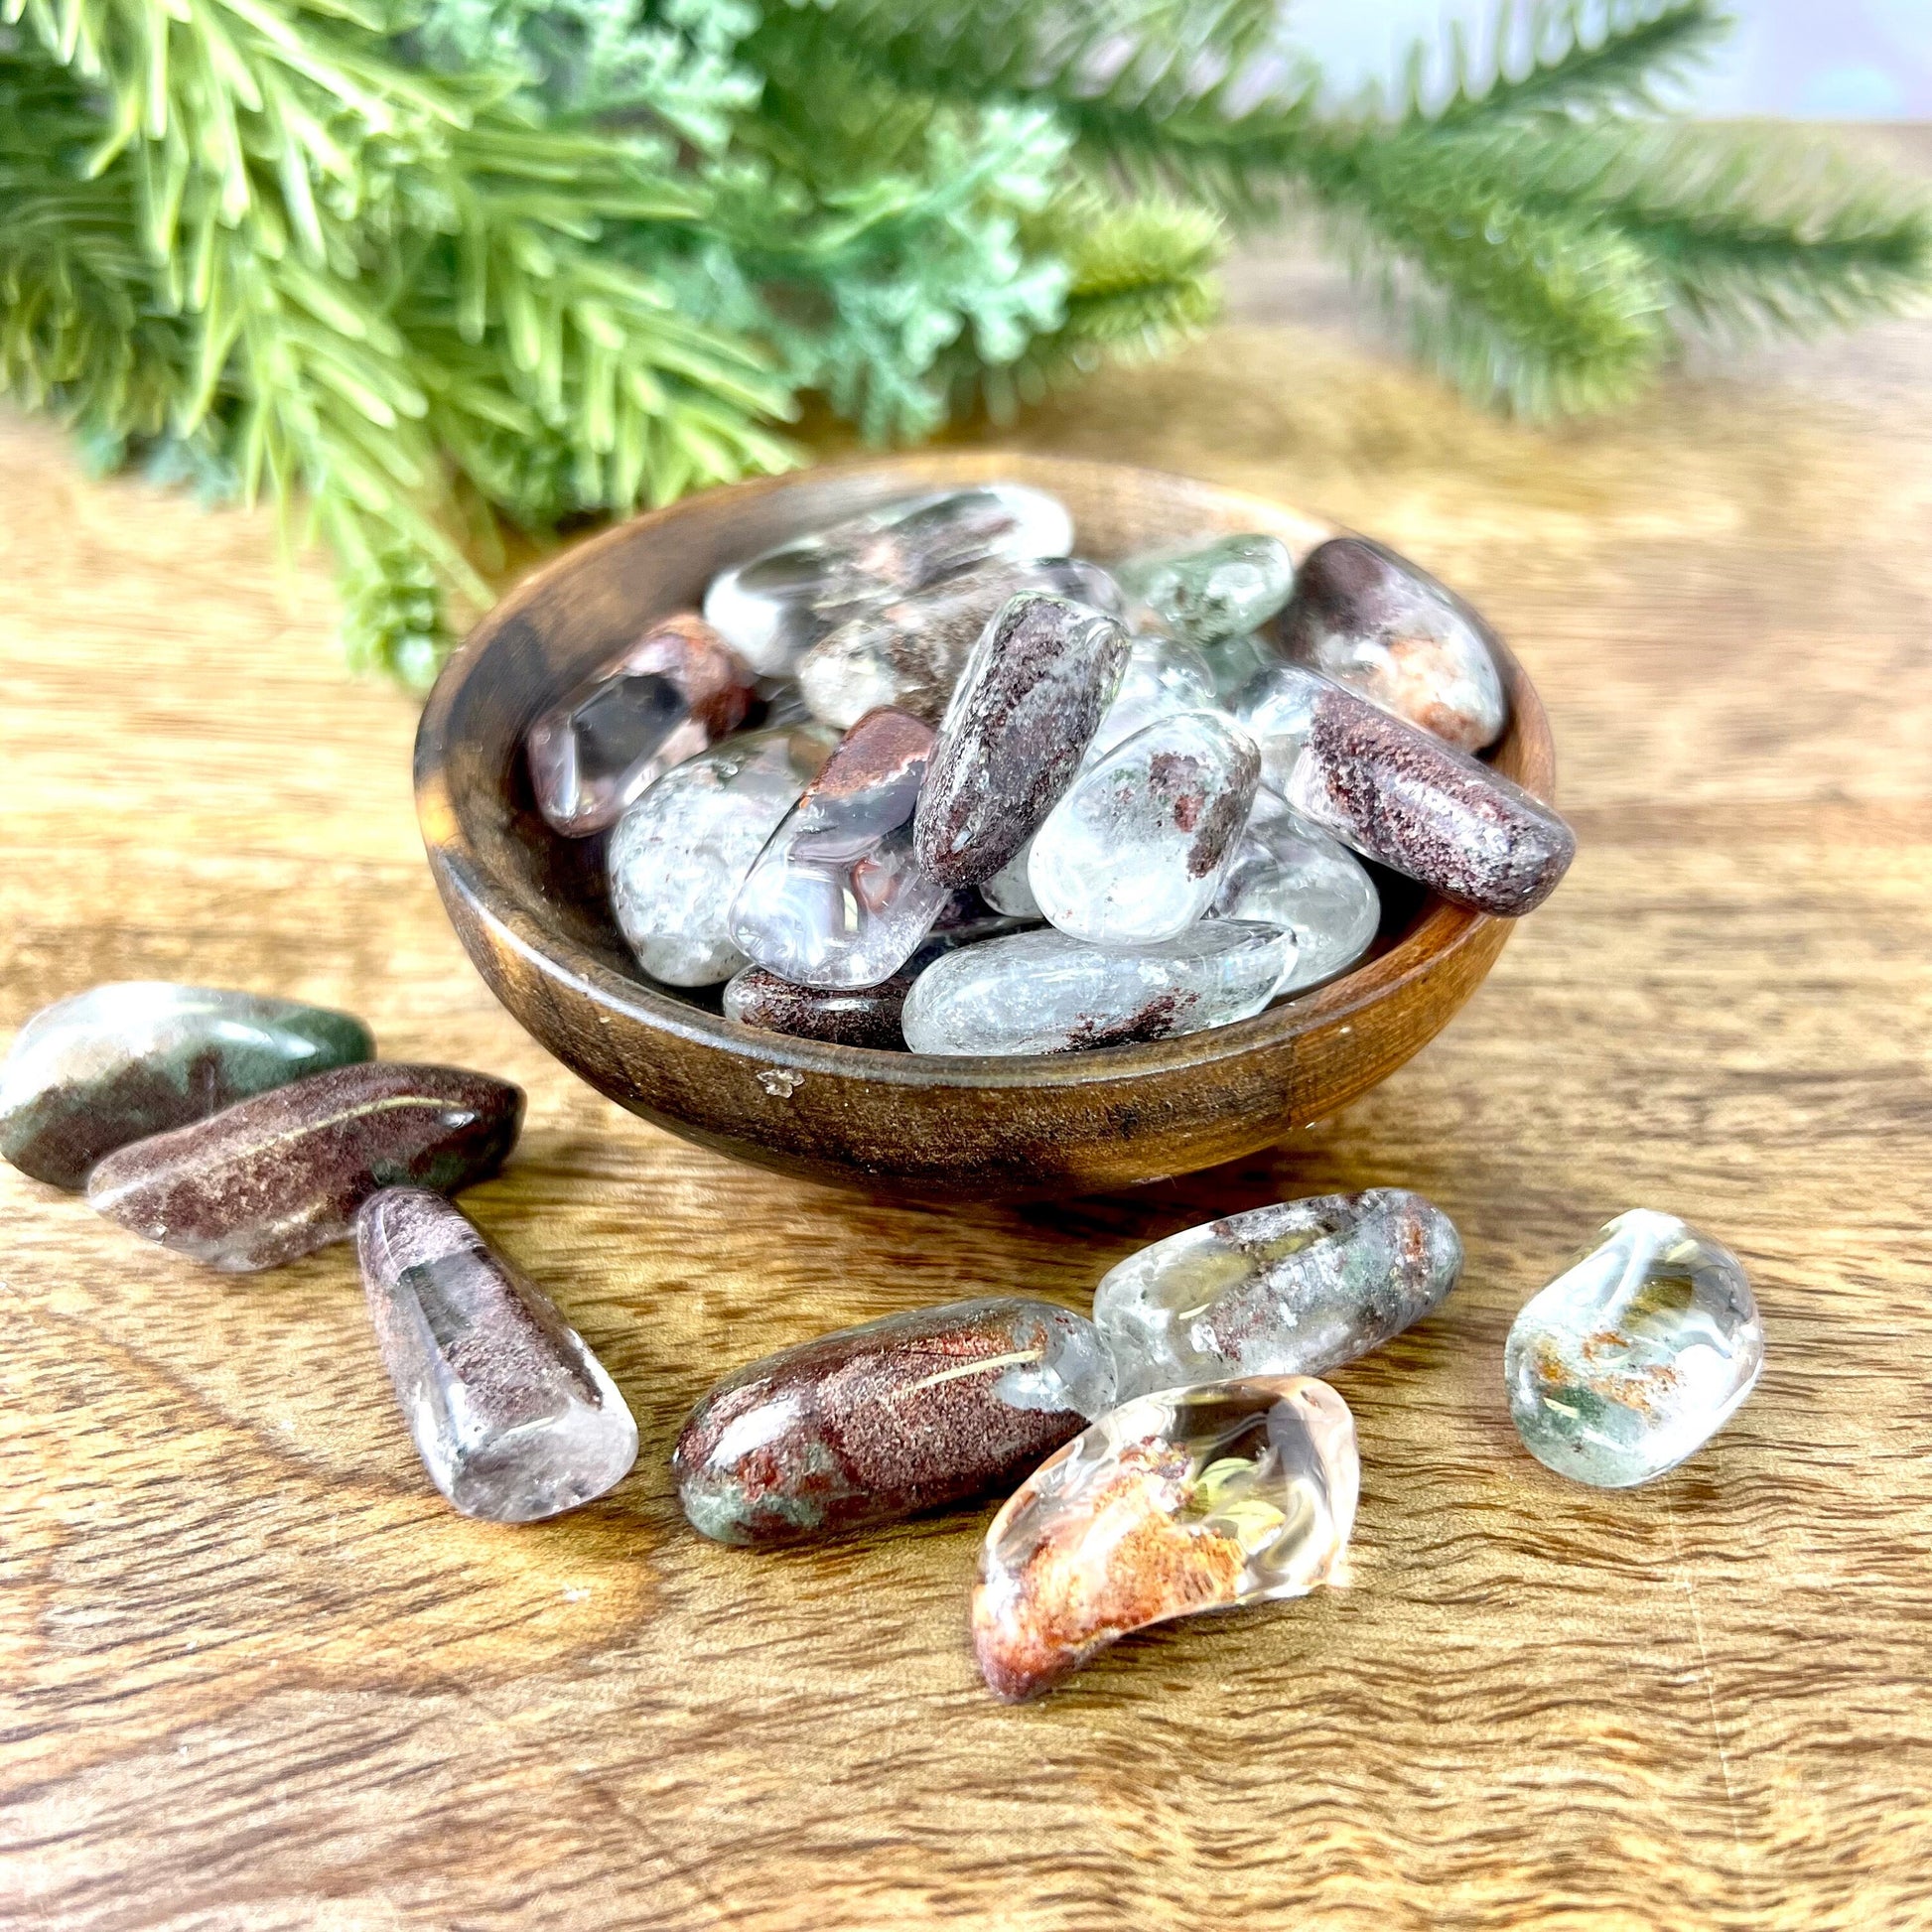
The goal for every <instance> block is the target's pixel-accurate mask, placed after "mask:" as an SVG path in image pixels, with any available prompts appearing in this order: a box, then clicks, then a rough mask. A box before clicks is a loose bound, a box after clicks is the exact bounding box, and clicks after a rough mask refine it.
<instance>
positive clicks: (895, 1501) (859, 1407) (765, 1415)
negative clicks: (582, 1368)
mask: <svg viewBox="0 0 1932 1932" xmlns="http://www.w3.org/2000/svg"><path fill="white" fill-rule="evenodd" d="M1111 1388H1112V1384H1111V1380H1110V1377H1109V1372H1108V1369H1107V1365H1106V1360H1105V1357H1104V1356H1103V1355H1102V1354H1101V1351H1100V1347H1099V1343H1098V1341H1097V1340H1096V1338H1095V1336H1094V1332H1093V1324H1092V1323H1091V1322H1089V1321H1087V1320H1086V1319H1085V1318H1084V1317H1083V1316H1081V1315H1077V1314H1074V1313H1071V1312H1070V1311H1067V1310H1066V1309H1062V1308H1057V1307H1055V1306H1054V1305H1053V1304H1052V1303H1050V1302H1035V1301H1028V1300H1023V1299H1021V1298H1018V1297H1000V1296H995V1297H987V1298H985V1299H982V1300H977V1301H970V1302H953V1303H949V1304H947V1305H946V1306H945V1307H943V1308H936V1309H921V1310H918V1311H915V1312H913V1313H909V1314H896V1315H889V1316H888V1317H887V1318H886V1319H885V1320H883V1321H869V1322H867V1323H866V1324H865V1325H864V1326H863V1327H858V1328H846V1329H842V1330H841V1331H840V1332H838V1333H837V1334H830V1335H822V1336H820V1337H819V1338H818V1339H817V1340H816V1341H808V1342H802V1343H800V1344H799V1345H798V1346H797V1347H795V1348H787V1349H783V1350H781V1351H780V1352H779V1353H778V1354H775V1355H767V1356H766V1357H765V1358H764V1359H763V1360H762V1361H757V1362H753V1363H751V1364H750V1365H749V1366H748V1367H745V1368H742V1369H740V1370H739V1371H738V1372H737V1373H736V1374H734V1375H731V1376H728V1377H727V1378H726V1379H725V1380H724V1381H723V1382H720V1383H719V1384H718V1386H717V1387H716V1388H714V1389H713V1390H712V1391H711V1393H710V1394H709V1395H707V1396H706V1397H705V1399H704V1400H703V1401H702V1402H700V1403H699V1404H698V1406H697V1408H696V1409H695V1410H693V1411H692V1414H691V1419H690V1421H689V1422H687V1423H686V1424H685V1426H684V1432H683V1434H682V1435H681V1436H679V1438H678V1441H677V1449H676V1450H675V1452H674V1453H673V1455H672V1457H671V1468H672V1472H673V1473H674V1474H675V1476H676V1478H677V1487H678V1500H679V1501H680V1502H681V1503H682V1504H683V1506H684V1513H685V1515H686V1516H687V1517H689V1518H690V1520H691V1524H692V1526H693V1527H694V1528H695V1529H698V1530H700V1531H702V1532H703V1533H704V1534H705V1535H706V1536H709V1537H712V1538H714V1539H715V1540H716V1541H718V1542H720V1543H740V1544H772V1543H793V1542H797V1541H799V1540H801V1539H803V1538H807V1537H817V1536H831V1535H835V1534H837V1533H838V1532H839V1531H841V1530H850V1529H857V1528H860V1527H862V1526H865V1525H869V1524H876V1523H891V1522H896V1521H897V1520H898V1519H899V1518H900V1517H905V1516H912V1515H915V1514H918V1513H919V1512H921V1511H924V1510H928V1509H937V1508H939V1507H941V1506H943V1505H944V1504H947V1503H957V1502H965V1501H967V1500H968V1499H970V1498H972V1497H974V1496H979V1495H983V1494H985V1493H986V1491H987V1490H989V1489H997V1488H999V1487H1001V1486H1002V1485H1004V1484H1006V1483H1009V1482H1011V1481H1012V1480H1013V1479H1014V1477H1016V1476H1017V1475H1019V1474H1020V1473H1021V1471H1022V1470H1024V1469H1028V1468H1031V1467H1032V1466H1033V1465H1034V1464H1035V1462H1037V1461H1038V1459H1039V1458H1040V1457H1041V1456H1042V1455H1044V1454H1046V1453H1047V1451H1048V1450H1050V1449H1057V1448H1058V1447H1059V1445H1060V1444H1062V1443H1064V1442H1065V1441H1066V1440H1067V1439H1068V1438H1069V1437H1071V1436H1074V1435H1076V1434H1078V1432H1079V1431H1080V1430H1081V1429H1082V1428H1084V1427H1085V1425H1086V1421H1087V1418H1088V1417H1089V1416H1093V1415H1097V1414H1099V1413H1100V1412H1101V1411H1102V1410H1103V1409H1105V1408H1106V1406H1107V1404H1108V1402H1109V1401H1110V1399H1111Z"/></svg>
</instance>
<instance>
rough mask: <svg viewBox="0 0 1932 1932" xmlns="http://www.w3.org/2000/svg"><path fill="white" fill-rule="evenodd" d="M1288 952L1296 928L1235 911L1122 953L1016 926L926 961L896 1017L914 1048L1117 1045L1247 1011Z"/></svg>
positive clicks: (1261, 1001) (1262, 997) (962, 1050)
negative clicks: (999, 936)
mask: <svg viewBox="0 0 1932 1932" xmlns="http://www.w3.org/2000/svg"><path fill="white" fill-rule="evenodd" d="M1294 962H1295V940H1294V937H1293V935H1292V934H1290V933H1286V932H1284V931H1282V930H1281V929H1280V928H1279V927H1277V926H1270V925H1256V924H1253V923H1251V922H1249V921H1247V920H1243V919H1204V920H1202V921H1201V922H1200V923H1199V924H1198V925H1194V926H1190V927H1189V928H1188V929H1187V930H1186V931H1185V932H1184V933H1182V934H1181V935H1180V937H1179V938H1178V939H1170V940H1167V941H1165V942H1164V943H1163V944H1161V945H1158V946H1141V947H1136V948H1133V949H1131V950H1123V951H1109V950H1106V949H1104V948H1102V947H1099V946H1090V945H1088V944H1087V943H1086V942H1085V941H1084V940H1082V939H1075V938H1072V937H1070V936H1069V935H1068V934H1066V933H1064V932H1055V931H1052V930H1050V929H1048V930H1046V931H1039V932H1016V933H1014V934H1013V935H1012V936H1011V937H1010V938H1005V939H989V940H987V941H986V942H985V943H984V944H982V945H977V946H968V947H966V948H965V950H964V951H962V952H955V953H950V954H948V955H947V956H946V957H945V958H943V959H941V960H938V961H937V962H935V963H934V964H933V965H931V966H928V967H927V968H926V970H925V971H924V972H923V973H921V974H920V975H919V977H918V978H917V980H915V981H914V982H913V985H912V991H911V992H910V993H909V994H908V995H907V996H906V1000H905V1006H904V1010H903V1012H902V1013H901V1015H900V1024H901V1026H902V1027H903V1028H904V1032H905V1043H906V1045H908V1046H909V1047H911V1049H912V1050H913V1052H915V1053H953V1054H969V1053H1067V1052H1076V1051H1080V1050H1082V1049H1085V1048H1090V1047H1095V1046H1125V1045H1130V1044H1133V1043H1134V1042H1136V1041H1140V1040H1151V1039H1167V1038H1169V1037H1171V1036H1172V1035H1177V1034H1192V1033H1199V1032H1201V1031H1202V1030H1203V1029H1205V1028H1208V1027H1224V1026H1228V1025H1230V1024H1231V1023H1232V1022H1234V1021H1236V1020H1246V1019H1249V1018H1251V1017H1252V1016H1253V1015H1255V1014H1257V1013H1259V1012H1260V1011H1261V1010H1262V1008H1263V1007H1265V1006H1266V1005H1267V1004H1268V1002H1269V1001H1270V1000H1271V999H1272V998H1273V997H1274V994H1275V989H1276V987H1277V986H1279V985H1280V983H1281V981H1282V978H1283V976H1284V975H1285V974H1286V973H1287V972H1288V971H1289V969H1290V968H1291V967H1292V966H1293V964H1294Z"/></svg>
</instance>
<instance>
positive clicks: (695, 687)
mask: <svg viewBox="0 0 1932 1932" xmlns="http://www.w3.org/2000/svg"><path fill="white" fill-rule="evenodd" d="M755 696H756V692H755V690H754V679H753V676H752V673H751V670H750V669H749V668H748V667H747V666H746V665H745V664H744V663H743V662H742V661H741V660H740V659H739V658H738V657H737V656H735V655H734V654H733V652H732V651H731V649H730V648H729V647H728V646H727V645H726V643H725V640H724V638H722V637H721V636H720V635H719V634H718V633H717V631H715V630H714V629H713V628H712V627H711V625H710V624H708V623H706V622H705V621H704V620H703V619H702V618H700V617H698V616H697V615H696V614H695V613H692V612H680V613H678V615H676V616H675V617H669V618H664V619H662V620H661V621H658V622H656V623H654V624H652V625H651V626H650V628H649V629H647V630H646V631H645V632H644V634H643V635H642V636H641V637H639V638H638V639H637V640H636V642H635V643H633V644H630V645H629V646H627V647H626V648H625V649H623V650H621V651H620V652H619V653H618V654H617V655H616V656H615V657H612V658H610V659H608V660H607V661H606V662H605V663H603V664H601V665H599V666H598V668H597V669H596V670H595V671H594V672H593V673H592V674H591V675H590V676H589V677H588V678H586V679H585V680H584V681H583V682H582V683H581V684H579V685H577V686H576V687H575V688H574V689H573V690H572V691H571V692H570V693H569V695H568V696H566V697H565V698H564V699H562V700H561V702H559V703H558V704H555V705H553V706H552V707H551V708H550V710H548V711H546V712H545V713H544V714H543V716H542V717H541V718H539V719H538V720H537V722H536V723H535V724H534V725H532V726H531V727H530V730H529V735H528V737H527V738H526V739H525V741H524V746H525V751H526V753H527V755H528V758H529V760H530V780H531V785H532V787H533V789H534V790H535V792H536V800H537V809H538V810H539V811H540V812H542V814H543V816H544V818H545V819H546V820H547V821H548V822H549V824H550V826H551V827H552V829H553V830H555V831H558V832H561V833H563V834H564V836H565V837H566V838H587V837H588V836H589V835H590V834H591V833H593V832H602V831H603V830H605V828H606V827H607V826H611V825H615V824H616V823H617V822H618V820H619V818H621V816H622V814H623V813H624V812H625V810H627V809H628V808H629V807H630V806H631V805H632V804H634V803H635V802H636V800H637V799H638V798H639V797H640V796H641V795H642V794H643V793H644V792H645V791H646V790H647V789H649V787H650V786H651V784H652V783H654V782H655V781H656V780H657V779H658V778H661V777H662V776H663V775H664V773H665V772H666V771H668V770H670V768H671V767H672V766H673V765H674V764H681V763H683V761H684V760H685V759H688V758H694V757H695V756H696V755H697V754H698V753H700V752H702V751H704V750H706V749H707V748H708V747H709V746H711V745H713V744H715V743H716V742H717V741H718V740H719V739H721V738H723V737H725V736H726V735H727V734H728V733H730V732H735V731H736V730H737V729H738V728H739V726H740V725H742V724H743V723H744V722H745V716H746V713H747V712H748V711H749V710H750V709H751V706H752V702H753V699H754V697H755Z"/></svg>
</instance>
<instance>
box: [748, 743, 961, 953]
mask: <svg viewBox="0 0 1932 1932" xmlns="http://www.w3.org/2000/svg"><path fill="white" fill-rule="evenodd" d="M931 753H932V727H931V726H930V725H926V724H921V723H920V721H919V720H918V719H916V718H914V717H912V716H911V715H910V713H908V712H903V711H892V710H886V711H874V712H871V713H869V714H868V715H867V716H866V717H864V718H862V719H860V720H859V722H858V723H857V724H856V725H854V726H853V728H852V729H851V730H850V731H849V732H847V733H846V735H845V737H844V738H843V739H841V740H840V741H839V745H838V749H837V750H836V751H834V752H833V754H832V756H831V757H830V758H829V759H826V761H825V766H824V768H823V769H822V770H821V771H820V772H819V773H818V775H817V776H816V777H814V778H813V779H812V781H811V783H810V784H808V785H807V786H806V787H805V790H804V793H803V795H802V796H801V797H800V798H799V800H798V803H797V804H796V805H795V806H793V807H792V809H791V811H790V812H789V813H788V814H787V815H786V816H785V818H784V819H783V820H782V821H781V822H780V824H779V825H778V828H777V829H776V830H775V831H774V832H773V833H772V834H771V837H770V839H769V840H768V841H767V842H766V844H765V847H764V850H763V851H762V852H760V853H759V857H758V862H757V863H756V864H755V865H754V866H753V868H752V870H751V871H750V873H748V874H747V875H746V878H745V883H744V884H743V885H742V886H741V887H740V888H739V889H738V897H737V899H736V900H735V901H734V903H733V905H732V913H731V935H732V941H733V943H734V944H735V945H736V946H737V947H738V948H739V950H740V951H741V952H743V953H744V954H745V955H746V957H747V958H749V959H752V960H754V961H756V962H757V964H759V965H760V966H762V967H764V968H766V969H767V970H768V971H770V972H773V973H777V974H780V975H781V976H782V977H784V978H785V979H788V980H792V981H795V982H796V983H797V984H798V985H800V986H827V987H833V986H836V987H852V986H877V985H878V984H879V982H880V981H881V980H884V979H889V978H890V977H891V976H892V975H893V974H894V973H896V972H897V970H898V969H899V968H900V967H901V966H903V965H904V964H905V962H906V960H908V959H909V958H910V957H911V956H912V953H913V952H914V950H915V949H916V948H917V946H918V944H919V941H920V940H921V939H923V938H924V937H925V935H926V930H927V928H928V927H929V926H930V925H931V924H932V921H933V920H934V918H935V917H937V916H938V913H939V909H940V907H941V906H942V905H944V904H945V903H946V901H947V900H948V899H949V898H950V897H952V894H951V889H950V888H948V887H945V886H942V885H940V884H938V883H937V882H936V881H935V880H932V879H928V878H927V877H926V875H925V874H924V873H922V872H921V871H920V870H919V868H918V866H917V865H916V864H915V863H914V861H913V857H912V812H913V808H914V806H916V804H917V803H918V798H919V785H920V782H921V780H923V778H924V777H925V774H926V760H927V759H928V758H929V757H930V756H931Z"/></svg>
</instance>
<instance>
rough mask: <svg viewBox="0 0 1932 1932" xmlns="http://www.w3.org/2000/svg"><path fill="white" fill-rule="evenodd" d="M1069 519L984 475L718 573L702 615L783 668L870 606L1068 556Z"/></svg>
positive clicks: (756, 658) (1035, 492)
mask: <svg viewBox="0 0 1932 1932" xmlns="http://www.w3.org/2000/svg"><path fill="white" fill-rule="evenodd" d="M1072 542H1073V520H1072V518H1071V517H1069V516H1068V515H1067V513H1066V509H1065V507H1064V506H1063V505H1062V504H1061V503H1059V502H1057V501H1056V500H1055V499H1054V498H1053V497H1051V496H1048V495H1047V494H1046V493H1045V491H1044V490H1039V489H1030V488H1028V487H1027V486H1026V485H1025V484H1024V483H985V484H980V485H976V486H974V487H972V488H969V489H953V490H945V491H941V492H939V493H937V494H934V495H928V496H913V497H903V498H900V499H899V500H897V501H896V502H892V503H887V504H884V505H882V506H881V507H880V508H878V509H874V510H866V511H862V512H861V513H860V514H859V515H857V516H850V517H846V518H844V519H843V520H842V521H840V522H838V523H834V524H831V525H828V526H827V527H826V528H824V529H821V530H815V531H812V532H810V533H808V534H807V535H804V536H800V537H795V538H793V539H792V540H791V541H790V542H789V543H785V544H781V545H779V546H778V548H777V549H775V550H767V551H766V552H764V554H763V555H762V556H759V557H754V558H753V559H752V560H751V561H750V562H749V563H746V564H741V565H739V566H738V567H737V568H735V569H732V570H728V571H726V572H724V573H723V574H722V575H721V576H719V577H716V578H714V579H713V580H712V583H711V588H710V589H709V590H708V591H707V592H706V593H705V600H704V614H705V617H706V618H707V620H709V621H710V622H711V623H713V624H715V625H716V626H717V628H718V629H719V630H721V631H723V632H724V634H725V637H726V638H727V640H728V641H729V642H730V643H731V645H732V647H733V649H735V650H736V651H737V652H738V653H739V655H740V656H741V657H743V658H744V659H745V660H746V662H748V663H749V664H750V665H751V666H752V668H753V669H754V670H756V671H759V672H760V673H762V674H763V675H765V676H785V675H789V674H790V673H791V672H793V671H794V670H795V669H796V667H797V662H798V658H799V656H800V654H801V653H802V652H803V651H804V650H806V649H807V648H808V647H809V646H810V645H811V644H812V643H813V642H814V641H815V640H816V639H817V638H818V637H820V636H822V635H823V634H824V633H825V632H826V631H827V630H829V629H831V628H832V627H833V626H834V625H835V624H837V623H840V622H842V621H845V620H847V619H849V618H851V617H853V616H855V615H856V614H857V613H858V612H860V611H862V610H863V609H865V608H866V607H867V606H868V605H872V604H877V603H881V602H884V601H886V600H888V599H891V598H894V597H902V596H903V595H905V594H906V593H907V592H908V591H916V590H921V589H923V588H924V587H925V586H926V585H928V584H935V583H937V582H938V581H939V580H940V579H941V578H942V577H950V576H952V575H953V574H954V573H955V572H957V571H962V570H967V569H970V568H971V567H972V566H973V565H975V564H980V563H985V562H987V561H988V560H989V559H992V558H1018V559H1025V558H1033V557H1060V556H1064V555H1065V554H1066V552H1067V550H1068V549H1069V548H1071V546H1072Z"/></svg>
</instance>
